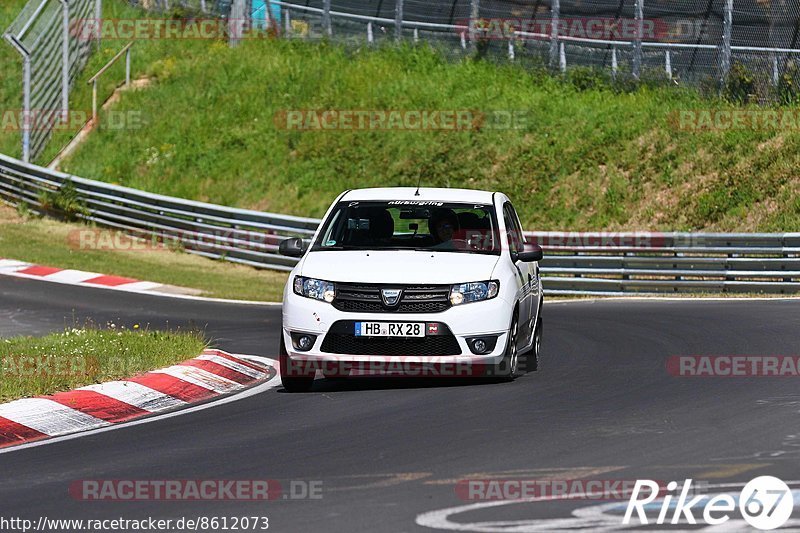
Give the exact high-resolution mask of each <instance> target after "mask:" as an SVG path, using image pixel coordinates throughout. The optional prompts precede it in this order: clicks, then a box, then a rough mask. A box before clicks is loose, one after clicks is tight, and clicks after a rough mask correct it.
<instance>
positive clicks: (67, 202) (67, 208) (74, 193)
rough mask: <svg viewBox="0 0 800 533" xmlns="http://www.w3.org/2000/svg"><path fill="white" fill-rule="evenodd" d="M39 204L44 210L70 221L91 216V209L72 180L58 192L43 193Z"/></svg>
mask: <svg viewBox="0 0 800 533" xmlns="http://www.w3.org/2000/svg"><path fill="white" fill-rule="evenodd" d="M39 203H40V204H42V208H43V209H44V210H46V211H53V212H55V213H56V214H59V215H61V216H63V217H64V219H66V220H70V221H75V220H77V219H79V218H81V217H82V216H88V215H89V208H88V207H87V206H86V204H85V203H84V201H83V199H81V197H80V195H79V194H78V190H77V189H76V188H75V185H74V184H73V183H72V181H70V180H67V181H65V182H64V184H63V185H61V186H60V187H59V188H58V190H56V191H53V192H43V193H41V194H40V195H39Z"/></svg>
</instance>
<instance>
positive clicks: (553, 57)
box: [550, 0, 561, 68]
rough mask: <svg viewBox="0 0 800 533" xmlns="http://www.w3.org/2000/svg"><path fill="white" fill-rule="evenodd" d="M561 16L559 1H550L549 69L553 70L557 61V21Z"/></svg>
mask: <svg viewBox="0 0 800 533" xmlns="http://www.w3.org/2000/svg"><path fill="white" fill-rule="evenodd" d="M560 16H561V2H560V0H552V2H551V4H550V68H555V66H556V62H557V61H558V20H559V18H560Z"/></svg>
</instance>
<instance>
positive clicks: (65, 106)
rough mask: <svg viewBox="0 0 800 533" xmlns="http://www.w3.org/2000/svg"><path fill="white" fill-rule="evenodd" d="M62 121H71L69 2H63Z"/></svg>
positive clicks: (63, 0)
mask: <svg viewBox="0 0 800 533" xmlns="http://www.w3.org/2000/svg"><path fill="white" fill-rule="evenodd" d="M61 15H62V25H63V28H62V35H61V120H62V121H64V122H67V120H69V0H61Z"/></svg>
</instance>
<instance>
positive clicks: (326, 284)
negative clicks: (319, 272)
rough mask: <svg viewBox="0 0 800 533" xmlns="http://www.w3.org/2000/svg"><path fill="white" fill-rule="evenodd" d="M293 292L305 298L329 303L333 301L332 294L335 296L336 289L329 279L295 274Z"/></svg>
mask: <svg viewBox="0 0 800 533" xmlns="http://www.w3.org/2000/svg"><path fill="white" fill-rule="evenodd" d="M294 293H295V294H299V295H300V296H305V297H306V298H313V299H315V300H323V301H325V302H328V303H330V302H332V301H333V298H334V296H336V289H335V287H334V286H333V283H331V282H330V281H322V280H321V279H314V278H304V277H302V276H295V277H294Z"/></svg>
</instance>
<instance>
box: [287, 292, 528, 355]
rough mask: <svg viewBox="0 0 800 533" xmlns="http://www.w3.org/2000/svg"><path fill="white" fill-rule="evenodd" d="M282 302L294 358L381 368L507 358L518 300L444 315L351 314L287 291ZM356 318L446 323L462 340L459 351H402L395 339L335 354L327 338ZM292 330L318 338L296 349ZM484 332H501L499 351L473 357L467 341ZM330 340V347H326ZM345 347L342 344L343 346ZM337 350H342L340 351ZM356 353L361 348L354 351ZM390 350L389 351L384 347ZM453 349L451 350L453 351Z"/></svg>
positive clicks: (452, 310)
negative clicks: (377, 348)
mask: <svg viewBox="0 0 800 533" xmlns="http://www.w3.org/2000/svg"><path fill="white" fill-rule="evenodd" d="M287 292H288V294H285V296H284V305H283V341H284V346H285V347H286V351H287V354H288V357H289V359H290V360H291V361H297V362H304V363H328V364H341V363H359V365H355V366H361V367H369V368H373V369H378V368H380V367H381V366H389V365H392V366H398V365H399V366H400V367H403V366H408V367H415V366H416V365H422V366H425V365H440V364H450V365H459V366H464V365H487V366H488V365H494V364H496V363H499V362H500V360H501V359H502V358H503V354H504V352H505V347H506V343H507V339H508V327H509V325H510V323H511V314H512V311H513V304H509V302H507V301H506V300H504V299H503V298H501V297H496V298H493V299H491V300H487V301H484V302H475V303H469V304H464V305H460V306H454V307H450V308H449V309H447V310H445V311H442V312H439V313H402V314H398V313H391V312H386V313H352V312H345V311H339V310H337V309H336V308H334V307H333V306H332V305H331V304H329V303H326V302H322V301H318V300H312V299H310V298H304V297H302V296H298V295H296V294H294V293H293V292H290V291H287ZM353 321H376V322H421V323H426V324H428V323H440V324H443V325H444V326H446V328H447V329H448V330H449V332H450V333H452V337H453V338H454V340H455V342H456V343H457V344H458V350H457V351H458V352H460V354H458V355H437V354H436V353H432V354H426V353H424V350H423V351H420V350H418V349H417V350H414V351H413V352H411V353H403V350H402V345H403V342H402V340H401V339H398V342H397V343H396V344H397V345H398V346H399V348H396V349H393V350H391V353H375V354H370V353H363V352H364V351H363V349H362V350H358V351H359V353H331V350H330V347H331V343H330V342H328V343H326V342H325V340H326V336H327V335H328V333H329V332H331V331H332V328H334V329H333V333H332V334H337V332H338V333H341V327H342V323H348V324H349V323H351V322H353ZM291 333H308V334H311V335H315V336H316V339H315V342H314V344H313V346H312V348H311V349H310V350H307V351H300V350H297V349H296V348H295V347H294V345H293V343H292V339H291ZM480 336H496V337H497V342H496V344H495V346H494V349H493V350H491V351H490V352H489V353H487V354H483V355H474V354H473V353H472V351H471V350H470V347H469V345H468V344H467V339H468V338H472V337H480ZM323 344H326V350H323ZM340 346H341V344H340ZM336 351H341V350H340V349H337V350H336ZM354 351H356V350H354ZM384 352H385V351H384ZM449 353H452V352H449Z"/></svg>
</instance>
